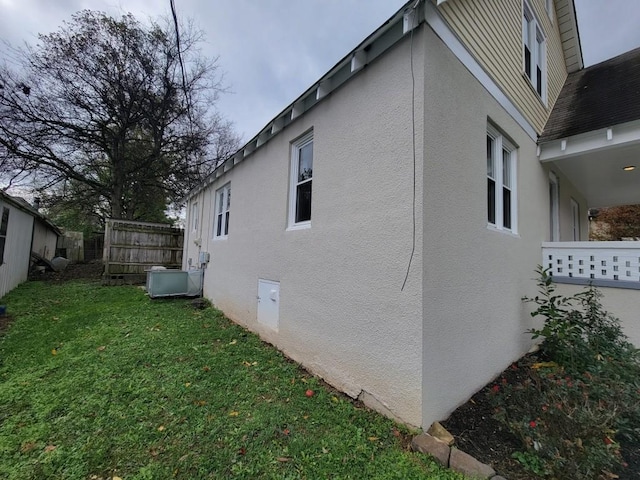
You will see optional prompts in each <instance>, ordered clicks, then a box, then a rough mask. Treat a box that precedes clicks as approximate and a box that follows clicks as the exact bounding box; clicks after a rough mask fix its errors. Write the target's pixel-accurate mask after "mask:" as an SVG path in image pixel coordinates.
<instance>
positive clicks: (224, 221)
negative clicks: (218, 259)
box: [213, 183, 231, 238]
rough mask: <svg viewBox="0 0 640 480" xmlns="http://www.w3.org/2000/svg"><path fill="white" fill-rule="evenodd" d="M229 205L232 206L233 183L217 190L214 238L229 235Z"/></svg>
mask: <svg viewBox="0 0 640 480" xmlns="http://www.w3.org/2000/svg"><path fill="white" fill-rule="evenodd" d="M229 207H231V184H230V183H227V184H226V185H225V186H224V187H222V188H219V189H218V190H216V205H215V212H216V218H215V222H214V234H213V237H214V238H227V235H229Z"/></svg>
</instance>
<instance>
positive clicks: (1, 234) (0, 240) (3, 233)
mask: <svg viewBox="0 0 640 480" xmlns="http://www.w3.org/2000/svg"><path fill="white" fill-rule="evenodd" d="M8 226H9V209H8V208H7V207H4V208H3V209H2V221H1V222H0V265H2V264H4V246H5V243H6V241H7V227H8Z"/></svg>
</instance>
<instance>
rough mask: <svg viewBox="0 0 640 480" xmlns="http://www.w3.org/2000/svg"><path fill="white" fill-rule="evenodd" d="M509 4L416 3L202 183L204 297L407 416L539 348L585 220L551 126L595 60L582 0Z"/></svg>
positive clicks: (585, 200)
mask: <svg viewBox="0 0 640 480" xmlns="http://www.w3.org/2000/svg"><path fill="white" fill-rule="evenodd" d="M471 3H473V5H471ZM498 3H500V6H499V8H498V6H496V5H494V3H489V2H467V1H463V0H447V1H442V0H438V1H435V0H433V1H430V0H427V1H424V0H422V1H419V2H415V0H412V1H411V2H409V3H407V4H406V5H405V6H404V7H403V8H402V9H400V10H399V11H398V12H396V13H395V14H394V15H392V16H391V18H390V19H389V20H388V21H387V22H385V24H384V25H382V26H381V27H380V28H379V29H377V30H376V31H375V32H373V33H372V34H371V35H370V36H369V37H367V38H366V39H365V40H364V41H363V42H362V43H361V44H359V45H358V46H357V47H356V48H355V49H354V50H353V51H351V52H350V53H348V54H347V56H345V57H344V58H343V59H342V60H340V61H339V62H338V63H337V64H336V66H335V67H334V68H332V69H331V70H330V71H329V72H327V73H326V74H325V75H324V76H323V77H322V78H320V79H319V80H318V81H317V82H316V83H314V84H313V85H312V86H310V88H309V89H308V90H307V91H306V92H305V93H303V95H301V96H300V97H299V98H297V99H296V100H294V101H293V102H292V103H291V104H290V105H289V106H287V107H286V108H285V109H284V110H283V111H282V112H281V113H279V114H278V115H276V116H275V117H274V119H273V120H272V121H271V122H269V124H267V125H266V126H265V128H264V129H263V130H261V131H260V132H259V133H258V135H256V136H255V137H254V138H253V139H251V140H250V141H249V142H248V143H247V144H246V145H245V146H243V147H242V148H241V149H240V150H239V151H238V152H237V153H236V154H235V155H233V156H232V157H231V158H229V159H228V160H227V161H226V162H225V163H224V164H222V165H221V166H220V167H218V168H217V169H216V171H215V172H214V173H213V174H211V175H210V176H209V177H208V178H207V179H206V181H205V182H203V183H202V185H200V186H199V187H198V188H196V189H194V190H193V191H192V192H191V193H190V194H189V196H188V206H187V214H188V217H187V226H186V229H185V243H184V245H185V247H184V255H183V262H184V264H183V268H184V269H189V268H199V267H204V269H205V273H204V283H203V285H204V286H203V294H204V296H205V297H207V298H208V299H210V300H211V301H212V302H213V303H214V304H215V305H216V306H217V307H218V308H220V309H221V310H222V311H223V312H224V313H225V314H226V315H227V316H228V317H229V318H231V319H232V320H233V321H235V322H237V323H239V324H241V325H244V326H246V327H247V328H249V329H251V330H253V331H255V332H257V333H258V334H259V335H260V336H261V337H262V338H264V339H265V340H266V341H268V342H271V343H273V344H274V345H276V346H277V347H278V348H279V349H281V350H282V351H283V352H284V353H285V354H287V355H288V356H290V357H291V358H293V359H294V360H296V361H298V362H300V363H301V364H303V365H304V366H305V367H306V368H308V369H309V370H310V371H312V372H313V373H315V374H317V375H319V376H321V377H323V378H324V379H325V380H326V381H327V382H329V383H330V384H332V385H334V386H336V387H337V388H339V389H341V390H342V391H344V392H346V393H347V394H349V395H351V396H353V397H357V398H360V399H362V400H363V401H364V402H365V403H366V404H368V405H369V406H371V407H372V408H375V409H377V410H379V411H381V412H383V413H384V414H386V415H388V416H391V417H393V418H396V419H398V420H400V421H402V422H405V423H407V424H409V425H414V426H424V427H428V426H429V425H430V424H431V423H432V422H433V421H436V420H441V419H444V418H446V416H447V415H448V414H449V413H450V412H451V411H453V410H454V409H455V408H456V407H457V406H458V405H459V404H461V403H463V402H464V401H466V400H467V398H469V397H470V396H471V395H472V394H473V393H474V392H475V391H476V390H477V389H478V388H480V387H482V386H483V385H484V384H485V383H487V382H488V381H489V380H491V379H492V378H493V377H494V376H495V375H496V374H498V373H499V372H500V371H501V370H502V369H503V368H505V366H507V365H508V364H509V362H511V361H513V360H515V359H516V358H518V357H519V356H520V355H522V354H523V353H524V352H526V351H527V350H528V349H529V348H530V346H531V340H530V338H529V336H528V335H527V334H526V333H525V331H526V330H527V329H529V328H531V327H532V326H533V325H534V323H532V322H534V321H535V320H533V319H532V318H531V317H530V315H529V311H528V310H527V308H528V307H527V306H526V305H524V304H523V303H522V302H521V300H520V299H521V298H522V296H523V295H534V294H535V291H536V285H535V282H534V280H533V277H534V269H535V268H536V266H537V265H538V264H541V263H543V260H544V259H545V258H546V252H545V251H544V248H545V247H543V245H546V243H548V242H561V241H571V242H573V241H574V240H577V241H579V240H583V239H586V238H587V227H588V222H587V217H586V215H587V207H588V206H591V205H590V203H589V202H590V197H589V195H590V193H591V192H590V190H588V189H583V190H581V189H580V182H579V181H577V180H579V178H578V177H577V176H576V177H575V178H573V177H571V176H568V175H567V174H566V173H565V170H564V169H563V168H562V164H561V162H560V160H561V159H560V158H559V157H558V156H555V157H553V158H551V157H550V158H548V159H543V158H542V157H543V156H544V152H545V151H546V149H547V148H551V147H547V146H545V145H542V144H541V143H540V142H539V138H540V137H541V136H542V135H543V133H544V131H545V127H546V124H547V120H548V118H549V117H550V115H551V112H552V111H553V108H554V105H555V103H556V99H557V98H558V97H559V95H560V94H561V91H562V90H563V87H564V85H565V82H566V81H567V78H570V76H571V75H573V74H574V72H579V71H581V70H582V69H583V64H582V56H581V50H580V41H579V36H578V28H577V20H576V16H575V9H574V7H573V2H572V0H556V1H546V0H501V1H500V2H498ZM498 27H499V28H498ZM561 32H562V33H561ZM496 52H499V55H497V54H496ZM568 76H569V77H568ZM563 138H564V137H563ZM556 140H557V139H553V140H551V141H552V142H556ZM565 140H566V139H565ZM554 145H555V144H554ZM541 155H542V156H541ZM543 160H544V161H543ZM231 193H233V196H232V195H231ZM231 198H232V199H233V201H231ZM615 201H616V200H615V199H614V202H615ZM638 203H640V199H639V200H638ZM545 242H546V243H545ZM554 245H555V243H554ZM559 276H561V275H559ZM638 280H640V279H637V278H636V281H638Z"/></svg>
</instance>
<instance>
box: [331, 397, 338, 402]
mask: <svg viewBox="0 0 640 480" xmlns="http://www.w3.org/2000/svg"><path fill="white" fill-rule="evenodd" d="M331 401H332V402H335V403H337V402H338V397H336V396H335V395H334V396H333V397H331Z"/></svg>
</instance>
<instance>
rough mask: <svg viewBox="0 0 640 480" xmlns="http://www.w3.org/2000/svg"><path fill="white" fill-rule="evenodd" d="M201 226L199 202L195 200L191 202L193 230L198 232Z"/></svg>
mask: <svg viewBox="0 0 640 480" xmlns="http://www.w3.org/2000/svg"><path fill="white" fill-rule="evenodd" d="M199 226H200V219H199V211H198V202H193V203H192V204H191V231H193V232H197V231H198V227H199Z"/></svg>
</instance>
